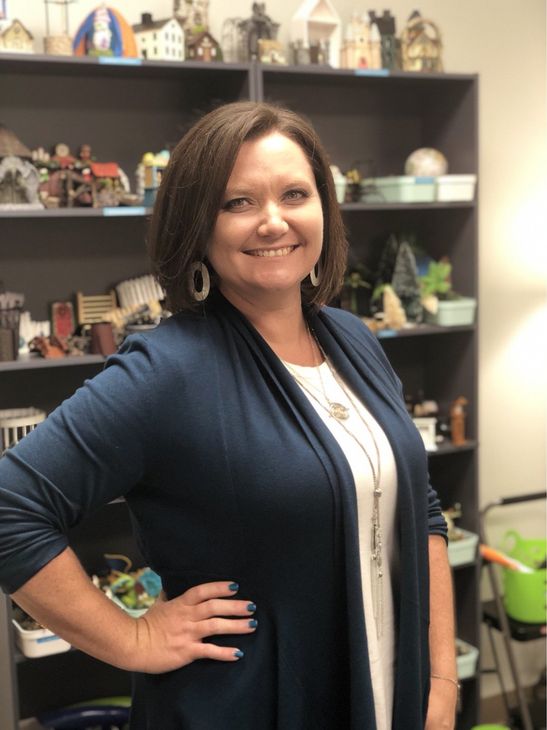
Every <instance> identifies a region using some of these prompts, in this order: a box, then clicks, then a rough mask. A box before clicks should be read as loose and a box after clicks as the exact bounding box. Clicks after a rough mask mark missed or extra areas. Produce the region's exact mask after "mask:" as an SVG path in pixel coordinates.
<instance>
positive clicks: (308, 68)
mask: <svg viewBox="0 0 547 730" xmlns="http://www.w3.org/2000/svg"><path fill="white" fill-rule="evenodd" d="M259 65H260V68H261V70H262V72H263V74H264V75H265V76H268V75H276V76H278V77H280V76H283V75H286V76H294V75H295V74H296V75H297V74H303V75H305V76H310V75H312V74H313V75H314V76H334V77H342V78H343V77H346V78H359V79H374V80H378V81H382V82H385V81H386V80H397V81H401V80H404V81H407V80H408V81H418V82H420V83H421V82H423V83H428V82H432V81H443V82H446V81H460V82H461V81H464V82H470V81H474V80H475V79H476V78H477V74H459V73H444V72H442V73H425V72H413V71H389V70H388V69H383V68H382V69H364V68H332V67H331V66H319V65H315V64H306V65H304V66H281V65H279V66H276V65H269V64H259Z"/></svg>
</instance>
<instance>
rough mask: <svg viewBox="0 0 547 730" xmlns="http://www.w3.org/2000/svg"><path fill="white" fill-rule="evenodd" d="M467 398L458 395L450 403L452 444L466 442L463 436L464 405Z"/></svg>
mask: <svg viewBox="0 0 547 730" xmlns="http://www.w3.org/2000/svg"><path fill="white" fill-rule="evenodd" d="M467 403H468V401H467V398H464V397H463V396H459V398H456V400H455V401H453V402H452V403H451V405H450V432H451V438H452V443H453V444H454V446H463V445H464V444H465V443H467V439H466V438H465V408H464V407H465V406H466V405H467Z"/></svg>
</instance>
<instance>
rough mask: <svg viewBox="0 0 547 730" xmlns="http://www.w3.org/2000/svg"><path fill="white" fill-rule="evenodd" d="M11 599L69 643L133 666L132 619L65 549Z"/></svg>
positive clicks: (112, 661) (109, 660)
mask: <svg viewBox="0 0 547 730" xmlns="http://www.w3.org/2000/svg"><path fill="white" fill-rule="evenodd" d="M12 598H13V600H14V601H15V602H16V603H17V604H18V605H19V606H21V608H22V609H24V610H25V611H26V612H27V613H28V614H30V615H31V616H32V617H33V618H34V619H35V620H36V621H38V622H39V623H41V624H42V625H43V626H45V627H47V628H48V629H50V630H51V631H53V632H54V633H55V634H58V635H59V636H61V637H62V638H63V639H65V640H66V641H68V642H70V643H71V644H72V645H73V646H75V647H77V648H78V649H81V650H82V651H85V652H86V653H87V654H90V655H91V656H94V657H95V658H97V659H100V660H101V661H104V662H107V663H108V664H112V665H114V666H116V667H119V668H121V669H132V664H131V662H132V658H134V653H135V652H134V649H135V646H136V630H137V629H136V626H135V624H136V622H135V620H134V619H132V618H131V617H130V616H128V615H127V614H126V613H125V612H124V611H123V610H122V609H120V608H119V607H118V606H116V605H115V604H114V603H112V601H111V600H110V599H108V598H107V597H106V595H105V594H104V593H103V592H102V591H101V590H100V589H98V588H96V587H95V586H94V585H93V583H92V582H91V580H90V578H89V576H88V575H87V574H86V573H85V571H84V570H83V568H82V566H81V565H80V563H79V561H78V559H77V557H76V555H75V554H74V553H73V552H72V550H71V549H70V548H67V549H66V550H64V551H63V552H62V553H60V555H58V556H57V557H56V558H54V559H53V560H51V561H50V562H49V563H48V564H47V565H45V566H44V567H43V568H42V569H41V570H40V571H39V572H38V573H36V575H34V576H33V577H32V578H31V579H30V580H28V581H27V582H26V583H25V584H24V585H23V586H22V588H20V589H19V590H18V591H16V592H15V593H14V594H13V595H12Z"/></svg>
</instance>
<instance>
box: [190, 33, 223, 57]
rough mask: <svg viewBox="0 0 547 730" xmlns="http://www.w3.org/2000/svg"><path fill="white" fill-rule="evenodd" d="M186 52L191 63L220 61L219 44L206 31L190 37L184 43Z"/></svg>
mask: <svg viewBox="0 0 547 730" xmlns="http://www.w3.org/2000/svg"><path fill="white" fill-rule="evenodd" d="M186 50H187V54H188V59H189V60H192V61H222V51H221V50H220V43H218V42H217V41H216V40H215V39H214V38H213V36H212V35H211V34H210V33H209V32H208V31H204V32H203V33H198V34H197V35H195V36H192V37H191V38H190V39H189V40H188V41H187V43H186Z"/></svg>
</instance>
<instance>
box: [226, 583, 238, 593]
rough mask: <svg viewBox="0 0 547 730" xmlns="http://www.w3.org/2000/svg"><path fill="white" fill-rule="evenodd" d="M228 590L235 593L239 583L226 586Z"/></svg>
mask: <svg viewBox="0 0 547 730" xmlns="http://www.w3.org/2000/svg"><path fill="white" fill-rule="evenodd" d="M228 590H229V591H234V593H235V592H236V591H238V590H239V583H230V585H229V586H228Z"/></svg>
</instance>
